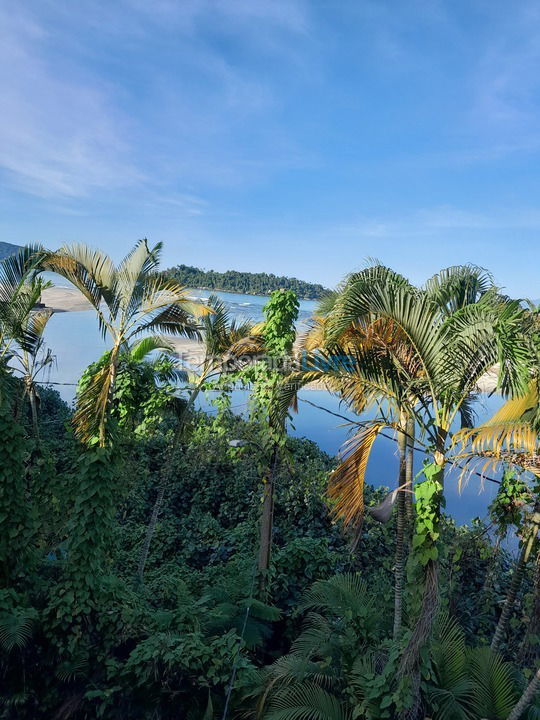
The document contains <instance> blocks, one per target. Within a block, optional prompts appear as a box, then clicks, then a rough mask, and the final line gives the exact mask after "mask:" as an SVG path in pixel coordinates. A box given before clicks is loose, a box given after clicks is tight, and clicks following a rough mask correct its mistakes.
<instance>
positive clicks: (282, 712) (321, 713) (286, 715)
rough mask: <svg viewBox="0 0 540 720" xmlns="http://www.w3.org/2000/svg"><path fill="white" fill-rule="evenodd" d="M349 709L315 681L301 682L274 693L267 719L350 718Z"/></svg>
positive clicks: (315, 719) (339, 719) (338, 719)
mask: <svg viewBox="0 0 540 720" xmlns="http://www.w3.org/2000/svg"><path fill="white" fill-rule="evenodd" d="M350 718H351V713H350V711H349V709H348V708H347V707H346V705H344V703H342V702H341V701H340V700H339V699H338V698H337V697H336V696H335V695H332V694H331V693H329V692H328V691H327V690H325V689H324V688H322V687H320V686H319V685H316V684H315V683H308V682H306V683H299V684H296V685H290V686H286V687H283V688H280V689H279V690H278V691H277V692H276V693H274V694H273V695H272V697H271V699H270V701H269V703H268V710H267V711H266V713H265V714H264V719H265V720H350Z"/></svg>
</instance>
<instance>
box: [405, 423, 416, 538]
mask: <svg viewBox="0 0 540 720" xmlns="http://www.w3.org/2000/svg"><path fill="white" fill-rule="evenodd" d="M414 434H415V422H414V418H409V419H408V420H407V460H406V464H405V479H406V482H407V487H408V489H409V490H411V492H408V493H405V514H406V516H407V535H408V536H409V537H410V536H411V534H412V531H413V527H414V500H413V493H412V487H413V484H414Z"/></svg>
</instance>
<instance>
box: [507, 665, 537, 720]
mask: <svg viewBox="0 0 540 720" xmlns="http://www.w3.org/2000/svg"><path fill="white" fill-rule="evenodd" d="M539 690H540V667H539V668H538V670H537V671H536V672H535V674H534V676H533V679H532V680H531V682H530V683H529V684H528V685H527V687H526V688H525V690H524V692H523V695H522V696H521V697H520V699H519V700H518V702H517V704H516V705H515V706H514V708H513V710H512V712H511V713H510V715H509V716H508V718H507V720H520V718H521V717H522V715H523V713H524V712H525V710H526V709H527V708H528V707H529V705H530V704H531V703H532V701H533V700H534V698H535V696H536V693H537V692H538V691H539Z"/></svg>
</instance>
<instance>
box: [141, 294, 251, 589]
mask: <svg viewBox="0 0 540 720" xmlns="http://www.w3.org/2000/svg"><path fill="white" fill-rule="evenodd" d="M208 307H209V308H210V310H211V311H212V312H211V313H209V314H207V315H205V316H204V317H203V318H202V337H203V342H204V357H203V358H202V360H201V363H200V364H199V366H198V367H197V368H194V369H192V370H190V371H189V372H188V373H187V375H188V378H189V379H190V380H191V390H190V393H189V396H188V399H187V401H186V403H185V404H184V406H183V407H182V410H181V413H180V414H179V417H178V421H177V426H176V431H175V434H174V439H173V443H172V446H171V448H170V449H169V452H168V455H167V460H166V462H165V465H164V467H163V471H162V474H161V478H160V482H159V485H158V492H157V495H156V500H155V502H154V507H153V509H152V515H151V517H150V521H149V523H148V527H147V529H146V535H145V539H144V542H143V546H142V550H141V556H140V559H139V565H138V568H137V578H138V581H139V583H140V584H141V585H142V584H143V582H144V569H145V566H146V562H147V560H148V555H149V553H150V545H151V542H152V538H153V536H154V533H155V529H156V525H157V521H158V517H159V513H160V510H161V506H162V504H163V498H164V496H165V491H166V489H167V487H168V486H169V484H170V482H171V479H172V473H173V470H174V460H175V458H176V452H177V450H178V447H179V445H180V443H181V441H182V439H183V437H184V436H185V433H186V430H187V421H188V419H189V417H190V413H191V410H192V409H193V407H194V405H195V402H196V400H197V397H198V396H199V393H200V392H201V390H202V389H203V387H204V385H205V384H206V383H208V382H209V381H211V380H212V378H214V377H217V376H219V375H221V374H222V373H227V371H228V370H230V369H235V368H236V359H237V358H238V357H240V356H246V355H253V354H256V353H258V352H260V351H261V350H262V347H263V342H264V341H263V338H262V336H261V335H260V334H256V333H255V332H254V329H255V326H254V325H253V324H252V323H251V322H249V321H245V322H242V321H238V320H235V319H232V318H231V316H230V311H229V309H228V307H227V306H226V304H225V303H224V302H223V301H222V300H220V299H219V298H218V297H217V296H216V295H211V296H210V297H209V299H208Z"/></svg>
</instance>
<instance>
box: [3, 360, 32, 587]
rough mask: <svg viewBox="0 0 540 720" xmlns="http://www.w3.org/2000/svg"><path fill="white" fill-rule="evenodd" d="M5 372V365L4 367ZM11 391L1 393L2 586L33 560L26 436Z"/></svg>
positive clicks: (12, 582) (14, 579)
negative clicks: (26, 472)
mask: <svg viewBox="0 0 540 720" xmlns="http://www.w3.org/2000/svg"><path fill="white" fill-rule="evenodd" d="M0 372H1V369H0ZM14 409H15V408H14V407H13V406H12V403H11V402H10V396H9V395H8V393H7V392H4V393H0V437H1V438H2V441H1V442H0V588H2V587H10V586H12V585H16V584H18V583H19V582H20V581H21V580H22V579H23V576H24V574H25V573H26V571H27V570H28V568H27V567H26V564H27V563H28V562H29V560H30V554H31V553H30V551H31V546H30V542H31V534H32V510H31V504H30V503H29V501H28V498H27V495H26V486H25V466H24V461H25V449H26V448H25V446H26V443H25V438H24V431H23V429H22V427H21V426H20V425H19V423H18V422H17V420H16V418H15V417H14Z"/></svg>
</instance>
